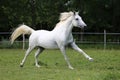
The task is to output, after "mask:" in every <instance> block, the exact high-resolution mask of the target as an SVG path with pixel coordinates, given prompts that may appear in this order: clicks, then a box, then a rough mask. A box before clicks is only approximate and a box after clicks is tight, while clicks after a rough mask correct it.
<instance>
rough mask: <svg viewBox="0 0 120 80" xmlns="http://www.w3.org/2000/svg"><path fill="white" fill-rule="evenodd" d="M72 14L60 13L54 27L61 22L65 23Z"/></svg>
mask: <svg viewBox="0 0 120 80" xmlns="http://www.w3.org/2000/svg"><path fill="white" fill-rule="evenodd" d="M73 14H74V13H73V12H72V11H70V12H63V13H60V17H59V20H60V22H58V23H57V24H56V26H55V27H57V26H59V25H60V24H61V23H62V22H64V21H66V20H67V19H68V18H69V17H70V16H72V15H73Z"/></svg>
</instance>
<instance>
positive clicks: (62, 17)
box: [59, 11, 74, 21]
mask: <svg viewBox="0 0 120 80" xmlns="http://www.w3.org/2000/svg"><path fill="white" fill-rule="evenodd" d="M73 14H74V13H73V12H72V11H70V12H63V13H61V14H60V18H59V20H60V21H65V20H66V19H67V18H69V17H70V16H72V15H73Z"/></svg>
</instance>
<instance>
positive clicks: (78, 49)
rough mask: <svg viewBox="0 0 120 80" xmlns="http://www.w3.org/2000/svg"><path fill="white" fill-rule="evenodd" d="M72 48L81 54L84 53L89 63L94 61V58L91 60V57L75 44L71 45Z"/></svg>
mask: <svg viewBox="0 0 120 80" xmlns="http://www.w3.org/2000/svg"><path fill="white" fill-rule="evenodd" d="M71 46H72V48H73V49H74V50H76V51H78V52H79V53H82V54H83V55H84V56H85V57H86V58H87V59H88V60H89V61H93V58H91V57H90V56H89V55H87V54H86V53H85V52H84V51H83V50H82V49H80V48H79V47H78V46H77V45H76V44H75V42H73V43H71Z"/></svg>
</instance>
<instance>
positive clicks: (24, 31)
mask: <svg viewBox="0 0 120 80" xmlns="http://www.w3.org/2000/svg"><path fill="white" fill-rule="evenodd" d="M34 31H35V30H34V29H32V28H30V27H29V26H27V25H24V24H23V25H20V26H19V27H18V28H17V29H15V31H14V32H13V33H12V35H11V37H10V41H11V44H13V42H14V40H15V39H16V38H17V37H19V36H20V35H21V34H31V33H32V32H34Z"/></svg>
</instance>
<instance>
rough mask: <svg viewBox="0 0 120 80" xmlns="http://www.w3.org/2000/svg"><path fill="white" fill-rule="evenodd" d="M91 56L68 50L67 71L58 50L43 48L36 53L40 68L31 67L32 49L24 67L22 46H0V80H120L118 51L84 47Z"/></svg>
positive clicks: (32, 61)
mask: <svg viewBox="0 0 120 80" xmlns="http://www.w3.org/2000/svg"><path fill="white" fill-rule="evenodd" d="M84 51H85V52H86V53H87V54H88V55H90V56H91V57H93V58H94V61H93V62H89V61H88V60H87V59H85V58H84V56H83V55H81V54H78V53H77V52H76V51H74V50H71V49H67V55H68V57H69V60H70V62H71V65H72V66H73V67H74V68H75V69H74V70H70V69H68V67H67V64H66V62H65V60H64V58H63V56H62V54H61V53H60V51H59V50H45V51H44V52H43V54H41V55H40V56H39V60H40V64H41V67H40V68H37V67H35V66H34V54H33V53H35V50H34V51H32V53H31V54H30V55H29V56H28V58H27V61H26V63H25V65H24V67H23V68H21V67H19V64H20V62H21V60H22V59H23V57H24V53H25V50H22V49H0V80H120V50H105V51H104V50H100V49H98V50H97V49H84Z"/></svg>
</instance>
